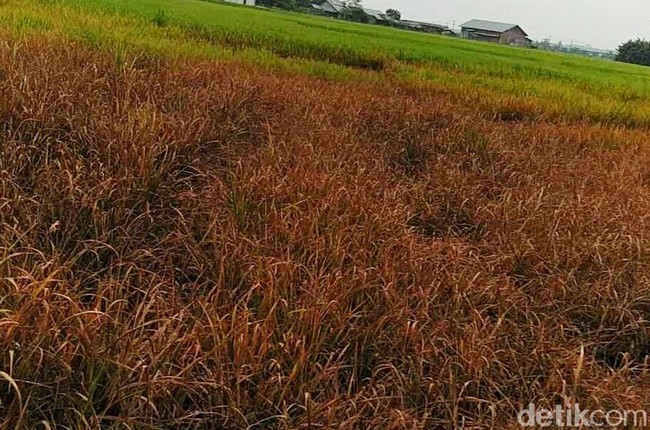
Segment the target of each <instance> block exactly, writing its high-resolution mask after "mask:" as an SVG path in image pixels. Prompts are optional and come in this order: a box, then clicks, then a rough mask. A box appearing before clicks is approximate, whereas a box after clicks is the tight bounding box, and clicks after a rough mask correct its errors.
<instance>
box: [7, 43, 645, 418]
mask: <svg viewBox="0 0 650 430" xmlns="http://www.w3.org/2000/svg"><path fill="white" fill-rule="evenodd" d="M459 100H460V98H459V97H458V96H457V95H455V94H452V93H447V92H441V91H437V90H435V88H431V87H426V86H422V87H415V86H412V87H411V86H408V85H406V84H399V85H397V86H395V87H391V86H390V85H389V84H378V85H374V86H373V85H369V84H368V85H366V84H359V83H356V84H343V83H331V82H326V81H323V80H318V79H314V78H307V77H297V76H286V75H278V74H272V73H269V72H262V71H260V70H256V69H255V68H254V67H252V66H243V65H238V64H233V63H221V64H210V63H200V62H192V61H187V62H182V63H181V62H173V61H163V60H160V59H155V58H148V57H143V56H138V57H134V56H128V55H125V56H121V55H120V56H118V57H117V58H116V57H115V56H114V55H110V54H108V53H95V52H90V51H88V50H85V49H83V48H80V47H78V46H75V45H73V44H55V43H48V42H44V41H43V40H39V39H31V40H26V41H22V42H10V43H4V44H2V45H0V332H1V336H0V347H1V348H0V351H2V352H1V355H0V371H1V372H0V408H1V410H2V413H1V414H0V417H2V419H3V422H2V424H3V425H4V427H6V428H32V427H33V426H37V425H39V423H41V424H40V425H41V426H46V427H47V424H48V423H49V428H54V427H55V425H58V426H60V428H107V427H110V426H112V425H113V426H115V427H116V428H117V427H120V428H122V427H124V428H233V429H234V428H252V429H271V428H273V429H284V428H287V429H289V428H291V429H297V428H311V429H316V428H341V429H365V428H383V429H417V428H454V427H460V426H464V427H466V428H471V427H475V428H486V427H490V426H494V427H507V426H510V425H512V424H513V423H514V419H515V417H516V414H517V412H518V411H519V409H520V408H521V407H523V406H525V405H527V404H528V403H529V402H530V401H535V402H537V403H538V404H540V405H550V404H555V403H562V402H571V401H579V402H580V403H581V404H582V405H585V406H592V407H594V406H599V407H605V408H607V407H619V408H627V409H634V408H643V407H644V406H646V405H647V403H648V400H650V398H649V395H648V392H649V391H648V388H650V387H649V385H650V384H648V382H649V381H648V374H647V371H648V368H647V366H646V365H647V362H648V360H647V355H648V354H649V353H650V338H649V335H648V330H649V329H650V322H649V321H648V320H649V319H650V281H649V279H648V277H649V276H650V255H648V249H650V243H649V241H650V238H649V237H647V236H646V232H647V219H648V214H649V213H650V195H649V188H648V187H649V186H650V179H649V178H650V170H649V167H648V166H650V146H648V145H647V137H648V134H647V132H642V131H634V130H625V129H612V128H604V127H600V126H598V125H595V124H582V125H558V124H551V123H544V122H532V121H518V117H515V116H513V115H505V114H503V115H500V116H495V115H494V113H489V112H483V111H481V110H479V109H478V108H477V107H474V106H464V105H463V104H462V103H461V102H460V101H459ZM582 348H584V351H585V352H584V357H583V356H582V355H581V350H582Z"/></svg>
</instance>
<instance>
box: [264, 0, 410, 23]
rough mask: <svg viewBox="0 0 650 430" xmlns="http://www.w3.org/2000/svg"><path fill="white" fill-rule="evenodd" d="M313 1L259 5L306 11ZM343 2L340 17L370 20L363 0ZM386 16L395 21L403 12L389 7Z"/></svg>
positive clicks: (286, 0) (269, 1) (285, 0)
mask: <svg viewBox="0 0 650 430" xmlns="http://www.w3.org/2000/svg"><path fill="white" fill-rule="evenodd" d="M313 2H314V0H257V4H258V5H259V6H265V7H273V8H279V9H286V10H294V11H304V12H312V7H311V4H312V3H313ZM316 3H318V2H316ZM342 3H343V4H345V9H344V11H343V12H342V13H341V16H340V18H343V19H346V20H348V21H356V22H368V15H367V14H366V13H365V12H364V11H363V6H362V5H361V0H343V1H342ZM386 16H387V17H389V18H391V19H393V20H395V21H399V20H400V19H401V18H402V14H401V13H400V11H399V10H397V9H388V10H387V11H386Z"/></svg>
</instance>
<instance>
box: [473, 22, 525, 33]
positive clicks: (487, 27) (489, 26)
mask: <svg viewBox="0 0 650 430" xmlns="http://www.w3.org/2000/svg"><path fill="white" fill-rule="evenodd" d="M461 27H463V28H473V29H476V30H483V31H493V32H496V33H505V32H506V31H508V30H510V29H512V28H515V27H519V26H518V25H517V24H506V23H505V22H493V21H483V20H480V19H473V20H471V21H467V22H466V23H465V24H463V25H462V26H461ZM519 28H521V27H519ZM522 31H523V30H522ZM524 33H525V32H524Z"/></svg>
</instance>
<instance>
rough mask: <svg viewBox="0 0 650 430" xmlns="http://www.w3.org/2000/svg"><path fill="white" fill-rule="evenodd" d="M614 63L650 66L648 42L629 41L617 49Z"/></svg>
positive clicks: (649, 43) (649, 45)
mask: <svg viewBox="0 0 650 430" xmlns="http://www.w3.org/2000/svg"><path fill="white" fill-rule="evenodd" d="M616 61H620V62H622V63H633V64H641V65H642V66H650V41H647V40H641V39H637V40H630V41H628V42H625V43H624V44H622V45H621V46H619V48H618V55H617V56H616Z"/></svg>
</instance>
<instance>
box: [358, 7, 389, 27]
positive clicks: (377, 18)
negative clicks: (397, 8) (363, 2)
mask: <svg viewBox="0 0 650 430" xmlns="http://www.w3.org/2000/svg"><path fill="white" fill-rule="evenodd" d="M362 10H363V13H365V14H366V19H367V22H368V24H384V23H387V22H388V17H387V16H386V14H385V13H384V12H382V11H380V10H377V9H369V8H367V7H363V8H362Z"/></svg>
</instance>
